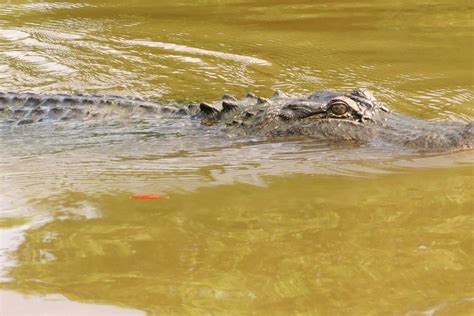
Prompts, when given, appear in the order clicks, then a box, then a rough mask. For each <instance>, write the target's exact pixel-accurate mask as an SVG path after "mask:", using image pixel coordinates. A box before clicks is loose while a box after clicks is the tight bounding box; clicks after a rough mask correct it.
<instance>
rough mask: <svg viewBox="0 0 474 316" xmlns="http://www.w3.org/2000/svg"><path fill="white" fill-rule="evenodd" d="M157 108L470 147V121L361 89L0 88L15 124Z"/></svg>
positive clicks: (269, 130) (276, 133)
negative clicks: (207, 97)
mask: <svg viewBox="0 0 474 316" xmlns="http://www.w3.org/2000/svg"><path fill="white" fill-rule="evenodd" d="M163 114H167V115H177V116H183V115H187V116H189V117H191V118H192V119H196V120H199V121H200V122H201V124H202V125H205V126H221V127H223V129H224V130H226V131H228V133H230V134H235V135H250V136H259V137H260V136H261V137H265V138H267V137H269V138H274V137H287V138H294V137H308V138H312V139H315V140H317V141H325V142H357V143H380V144H387V145H390V146H392V145H395V146H400V147H404V148H409V149H414V150H417V151H425V152H444V151H454V150H461V149H469V148H473V147H474V122H470V123H461V122H439V121H433V120H425V119H420V118H415V117H410V116H405V115H402V114H399V113H395V112H394V111H391V110H390V109H389V108H387V107H386V106H385V105H383V104H382V103H381V102H379V101H377V99H376V98H375V97H374V95H373V93H372V92H370V91H369V90H366V89H356V90H354V91H352V92H350V93H336V92H329V91H318V92H314V93H312V94H310V95H307V96H298V97H290V96H287V95H285V94H284V93H282V92H281V91H275V93H274V95H273V96H272V97H271V98H269V99H267V98H262V97H258V96H256V95H254V94H252V93H248V94H247V95H246V96H245V97H244V98H243V99H240V100H238V99H236V98H235V97H234V96H232V95H228V94H226V95H224V96H223V97H222V98H221V99H220V100H218V101H216V102H213V103H204V102H203V103H194V102H188V103H187V104H182V103H179V102H175V101H167V102H163V101H150V100H144V99H141V98H135V97H122V96H102V95H93V94H34V93H13V92H7V93H0V122H2V121H3V123H6V124H12V125H15V126H20V125H25V124H35V123H39V122H49V121H64V120H71V119H78V120H86V121H87V120H103V119H110V118H115V117H123V116H129V117H133V116H136V115H147V116H148V117H150V116H152V115H157V117H158V116H160V115H163Z"/></svg>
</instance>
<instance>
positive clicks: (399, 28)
mask: <svg viewBox="0 0 474 316" xmlns="http://www.w3.org/2000/svg"><path fill="white" fill-rule="evenodd" d="M472 9H473V8H472V3H471V2H470V1H450V2H448V1H445V2H436V1H431V0H428V1H411V0H408V1H392V2H390V3H387V2H386V1H371V2H364V1H337V3H334V2H333V1H296V2H295V1H285V0H281V1H280V0H279V1H257V2H255V1H233V0H226V1H193V2H191V1H174V2H173V3H170V2H169V1H146V0H142V1H104V0H100V1H93V0H90V1H19V0H14V1H8V2H3V3H0V90H1V91H9V90H11V91H33V92H42V93H53V92H86V93H99V94H116V95H117V94H118V95H133V96H141V97H146V98H158V99H177V100H207V101H211V100H215V99H216V98H219V97H220V96H221V95H222V94H224V93H230V94H234V95H236V96H243V95H244V94H245V93H246V92H248V91H252V92H254V93H257V94H258V95H263V96H267V97H268V96H270V95H271V93H272V91H273V90H274V89H280V90H283V91H284V92H286V93H290V94H303V93H310V92H312V91H315V90H325V89H328V90H337V91H350V90H352V89H354V88H357V87H359V88H368V89H370V90H372V91H373V92H374V93H375V95H376V96H377V98H378V99H380V100H381V101H382V102H384V103H385V104H386V105H387V106H389V107H391V108H392V109H394V110H396V111H398V112H401V113H404V114H408V115H414V116H417V117H423V118H426V119H432V120H456V121H464V122H467V121H470V120H472V119H473V117H474V112H473V111H474V110H473V109H474V108H473V107H472V99H473V83H474V80H473V72H472V70H473V58H472V56H473V20H472V12H473V11H472ZM472 166H473V156H472V151H464V152H457V153H444V154H429V155H428V154H420V153H416V152H409V151H404V150H400V149H398V148H387V147H380V146H372V145H371V144H367V145H360V146H350V145H348V144H344V145H334V144H326V143H315V142H314V141H311V140H301V139H297V140H294V141H282V140H275V141H262V140H261V139H253V138H247V139H235V138H232V137H229V135H226V134H224V133H222V131H220V130H219V129H213V128H206V127H202V126H200V125H199V124H198V122H195V121H192V120H188V119H183V118H181V119H176V118H172V119H170V118H166V117H161V118H155V117H149V118H146V117H142V118H139V119H137V118H130V119H128V120H118V121H113V120H109V121H99V122H61V123H57V124H43V125H41V124H39V125H37V126H26V127H17V128H13V129H12V128H10V127H8V126H0V177H1V181H0V192H1V193H0V229H1V235H0V236H1V247H0V258H1V260H2V265H1V270H0V272H1V277H2V279H1V280H2V287H3V288H4V289H5V290H8V291H4V292H3V296H2V297H3V298H2V300H9V301H10V302H11V301H16V300H19V298H18V296H17V295H20V294H15V293H27V294H30V295H33V297H35V298H34V299H29V298H24V299H23V301H22V302H24V303H23V304H24V306H29V307H31V308H32V309H33V308H36V307H35V306H37V305H35V304H37V300H39V302H43V303H39V304H43V305H42V306H43V307H42V308H50V309H54V307H49V306H52V305H48V304H49V298H50V297H51V295H53V297H56V296H58V297H61V298H64V297H65V298H67V301H66V302H63V301H61V303H60V304H66V305H67V304H70V305H69V306H70V308H71V309H72V310H74V309H75V308H77V310H81V308H94V306H95V308H96V309H95V311H96V313H102V312H103V313H104V314H105V313H108V311H106V310H105V309H106V308H109V307H110V308H111V310H110V313H114V312H115V313H118V309H117V310H114V309H113V308H119V307H120V308H121V309H120V311H121V312H122V313H127V312H128V313H130V314H131V315H135V314H137V315H138V314H140V313H146V314H148V315H155V314H166V315H169V314H170V315H173V314H176V315H183V314H193V315H194V314H198V315H199V314H206V313H213V314H252V313H253V314H262V313H263V314H265V313H268V314H272V315H274V314H281V315H287V314H304V315H341V314H342V315H381V314H383V315H385V314H389V315H426V314H429V315H465V314H469V313H472V312H473V303H472V302H473V298H474V293H473V292H474V287H473V284H474V283H473V282H474V269H473V268H474V267H473V260H472V258H473V253H472V252H473V248H472V242H473V235H472V227H473V224H474V223H473V213H472V212H473V197H472V192H473V185H472V183H473V181H472V180H473V179H472V176H473V168H472ZM134 194H160V195H162V198H161V199H158V200H148V201H147V200H134V199H130V198H129V196H131V195H134ZM10 291H15V293H13V292H10ZM12 293H13V294H12ZM54 295H56V296H54ZM67 302H69V303H67ZM86 303H87V304H88V305H85V304H86ZM74 304H79V305H74ZM81 304H82V305H81ZM3 305H4V307H3V308H6V307H5V306H6V305H5V304H3ZM103 305H111V306H109V307H104V306H103ZM84 306H86V307H84ZM104 308H105V309H104ZM7 311H10V310H7ZM91 313H93V312H91Z"/></svg>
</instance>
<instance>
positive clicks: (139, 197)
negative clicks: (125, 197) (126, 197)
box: [130, 194, 162, 200]
mask: <svg viewBox="0 0 474 316" xmlns="http://www.w3.org/2000/svg"><path fill="white" fill-rule="evenodd" d="M130 198H131V199H135V200H156V199H161V198H162V196H161V195H157V194H145V195H131V196H130Z"/></svg>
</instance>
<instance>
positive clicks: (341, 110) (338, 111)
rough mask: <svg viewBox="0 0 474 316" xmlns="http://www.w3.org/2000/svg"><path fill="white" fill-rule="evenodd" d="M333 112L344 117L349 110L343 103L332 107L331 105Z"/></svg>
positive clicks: (335, 103)
mask: <svg viewBox="0 0 474 316" xmlns="http://www.w3.org/2000/svg"><path fill="white" fill-rule="evenodd" d="M330 109H331V112H332V113H334V114H336V115H344V114H346V112H347V110H348V108H347V105H345V104H344V103H342V102H338V101H336V102H334V103H333V104H332V105H331V108H330Z"/></svg>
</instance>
